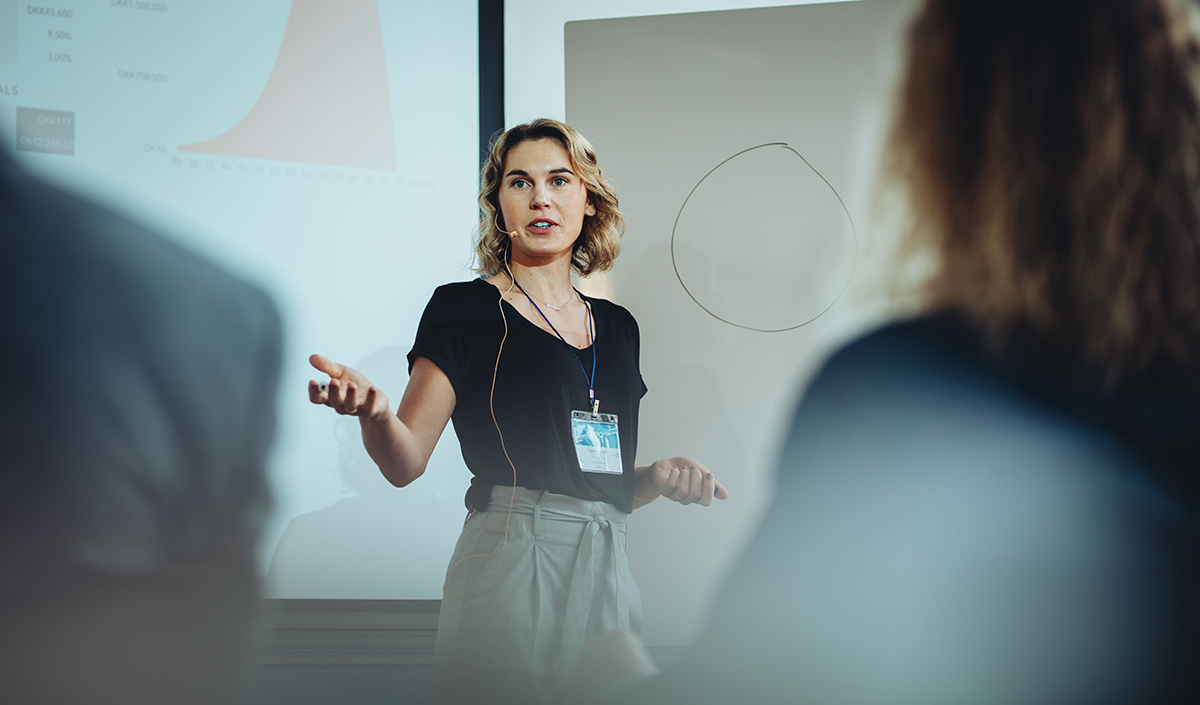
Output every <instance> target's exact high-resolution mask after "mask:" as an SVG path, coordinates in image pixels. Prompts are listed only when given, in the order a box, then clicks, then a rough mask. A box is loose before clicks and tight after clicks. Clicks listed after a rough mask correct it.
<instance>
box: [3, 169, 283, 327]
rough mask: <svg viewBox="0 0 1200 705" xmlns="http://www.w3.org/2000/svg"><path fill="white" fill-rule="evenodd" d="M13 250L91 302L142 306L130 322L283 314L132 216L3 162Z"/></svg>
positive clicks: (257, 318)
mask: <svg viewBox="0 0 1200 705" xmlns="http://www.w3.org/2000/svg"><path fill="white" fill-rule="evenodd" d="M2 158H3V159H4V160H5V163H4V164H3V170H4V174H3V177H0V178H3V188H4V190H5V192H6V194H5V196H6V198H5V200H6V201H7V203H6V204H5V205H4V208H5V210H6V214H5V215H6V219H7V220H8V222H9V225H10V226H11V229H12V232H10V238H12V243H11V244H12V245H13V246H14V247H15V248H17V249H19V250H20V251H21V253H22V255H23V261H24V262H25V263H26V266H27V267H29V268H30V269H31V271H30V272H29V274H30V275H31V276H37V275H44V276H50V277H52V278H54V279H56V280H58V281H59V283H60V285H61V286H64V287H67V288H72V287H73V288H76V289H79V290H81V291H83V292H85V293H87V294H89V295H90V296H93V297H98V298H109V299H114V300H115V299H124V300H127V301H133V302H136V303H137V304H138V305H137V306H131V307H128V309H127V311H128V314H129V315H135V314H142V315H146V316H151V317H153V316H155V315H169V313H168V311H167V309H170V308H178V306H179V304H180V303H181V302H184V303H186V305H187V308H188V309H190V310H191V312H193V313H195V312H199V311H207V312H209V313H210V316H209V318H212V319H214V320H223V321H226V322H228V323H230V324H236V323H237V322H239V321H240V322H244V323H246V324H248V325H252V326H259V325H263V324H264V319H272V320H273V319H276V318H277V316H278V314H277V312H276V310H275V308H274V305H273V304H272V303H271V301H270V299H269V297H268V296H267V295H266V294H265V292H263V291H262V290H261V289H260V288H258V287H257V286H255V285H253V284H250V283H249V282H247V281H245V280H243V279H241V278H239V277H237V276H234V275H233V274H230V273H229V272H227V271H226V270H225V269H223V268H222V267H220V266H218V265H217V264H215V263H213V262H212V261H210V260H209V259H207V258H206V257H204V256H201V255H200V254H198V253H196V252H194V251H193V250H191V249H190V248H188V247H186V246H184V245H183V244H181V243H179V242H178V241H176V240H174V239H172V238H169V237H167V236H165V235H162V234H160V233H159V232H157V231H156V230H155V229H153V228H151V227H150V226H148V225H146V224H145V223H142V222H140V221H138V220H136V219H134V218H131V217H129V216H126V215H123V214H120V213H117V212H115V211H113V210H111V209H109V208H107V207H105V206H102V205H100V204H97V203H95V202H93V201H91V200H90V199H88V198H84V197H82V196H79V195H76V194H73V193H70V192H69V191H66V190H65V189H62V188H60V187H58V186H55V185H52V184H49V183H47V182H45V181H43V180H41V179H39V178H37V177H35V176H32V175H30V174H28V173H26V172H24V171H22V170H20V169H19V168H18V167H17V166H16V165H15V163H13V162H12V161H11V157H9V156H8V155H3V157H2Z"/></svg>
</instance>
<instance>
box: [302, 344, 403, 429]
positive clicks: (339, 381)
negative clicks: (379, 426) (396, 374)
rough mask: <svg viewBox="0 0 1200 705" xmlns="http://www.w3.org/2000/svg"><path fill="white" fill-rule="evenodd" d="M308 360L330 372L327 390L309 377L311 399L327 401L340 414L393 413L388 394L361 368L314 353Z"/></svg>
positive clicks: (370, 415) (376, 416)
mask: <svg viewBox="0 0 1200 705" xmlns="http://www.w3.org/2000/svg"><path fill="white" fill-rule="evenodd" d="M308 361H309V362H310V363H312V366H313V367H315V368H317V369H318V370H320V371H321V372H324V373H325V374H327V375H329V384H328V387H327V389H324V390H322V389H321V385H320V383H318V382H317V381H315V380H311V381H309V383H308V399H309V401H311V402H312V403H314V404H324V405H325V406H328V407H329V408H331V409H333V410H334V411H336V412H338V413H339V414H346V415H349V416H358V417H359V418H365V419H371V420H378V419H380V418H381V415H383V414H391V408H390V407H389V406H388V398H387V395H386V394H384V393H383V390H382V389H380V388H378V387H376V386H375V385H373V384H371V380H369V379H367V378H366V377H365V376H363V374H362V373H361V372H359V371H358V370H355V369H354V368H352V367H346V366H345V365H339V364H337V363H336V362H334V361H332V360H330V359H329V358H327V357H325V356H323V355H313V356H311V357H309V358H308Z"/></svg>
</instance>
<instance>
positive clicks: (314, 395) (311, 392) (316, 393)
mask: <svg viewBox="0 0 1200 705" xmlns="http://www.w3.org/2000/svg"><path fill="white" fill-rule="evenodd" d="M328 396H329V394H328V393H327V392H325V391H323V390H322V389H321V385H320V384H319V383H318V382H317V381H316V380H309V382H308V400H309V401H311V402H312V403H314V404H324V403H325V399H326V398H327V397H328Z"/></svg>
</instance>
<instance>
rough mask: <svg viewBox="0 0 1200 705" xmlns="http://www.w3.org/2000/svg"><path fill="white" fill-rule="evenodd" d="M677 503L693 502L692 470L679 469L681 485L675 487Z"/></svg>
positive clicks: (686, 468) (685, 467) (688, 468)
mask: <svg viewBox="0 0 1200 705" xmlns="http://www.w3.org/2000/svg"><path fill="white" fill-rule="evenodd" d="M675 501H676V502H679V503H680V504H691V502H692V468H690V467H687V466H684V467H681V468H679V484H678V485H676V486H675Z"/></svg>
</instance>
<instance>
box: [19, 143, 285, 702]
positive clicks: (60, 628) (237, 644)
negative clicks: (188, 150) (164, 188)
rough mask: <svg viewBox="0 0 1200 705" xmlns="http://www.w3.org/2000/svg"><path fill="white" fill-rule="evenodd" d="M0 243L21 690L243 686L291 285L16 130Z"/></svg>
mask: <svg viewBox="0 0 1200 705" xmlns="http://www.w3.org/2000/svg"><path fill="white" fill-rule="evenodd" d="M0 246H2V248H3V258H0V288H2V290H3V293H2V294H0V326H2V328H3V336H4V338H3V340H4V343H3V345H2V346H0V367H2V368H3V369H4V371H5V378H6V379H5V383H4V385H3V391H2V392H0V394H2V398H3V401H2V403H0V483H2V487H0V625H2V626H0V702H5V703H23V704H25V703H221V702H229V701H231V700H232V699H233V697H234V694H235V691H236V689H237V686H238V684H239V681H240V678H241V671H242V669H243V666H244V664H243V659H244V657H245V654H246V649H247V646H248V643H249V636H250V628H251V620H252V617H253V614H254V610H255V605H256V602H257V597H258V593H257V578H256V566H255V561H254V557H255V556H254V554H255V550H256V546H257V541H258V535H259V530H260V526H261V524H262V521H263V519H264V517H265V514H266V512H267V509H268V493H267V482H266V477H265V461H266V457H267V454H268V449H269V446H270V442H271V439H272V436H273V431H274V409H275V392H276V387H277V382H278V376H279V361H280V345H281V340H280V321H279V318H278V314H277V313H276V310H275V308H274V306H273V305H272V304H271V302H270V301H269V300H268V298H267V297H266V296H265V295H264V294H263V293H262V292H261V291H259V290H258V289H255V288H254V287H252V286H250V285H248V284H246V283H243V282H241V281H239V280H237V279H234V278H233V277H231V276H229V275H228V274H226V273H224V272H222V271H221V270H220V269H218V268H217V267H215V266H214V265H212V264H210V263H208V262H206V261H205V260H203V259H201V258H200V257H198V256H196V255H193V254H191V253H190V252H188V251H186V250H184V249H183V248H181V247H179V246H178V245H176V244H174V243H173V242H171V241H169V240H167V239H164V238H162V237H160V236H159V235H157V234H155V233H153V232H151V231H150V230H148V229H146V228H145V227H142V226H140V225H138V224H136V223H133V222H131V221H130V220H127V219H126V218H124V217H121V216H119V215H116V214H114V213H112V212H109V211H107V210H105V209H103V208H100V207H98V206H95V205H93V204H90V203H88V202H86V201H84V200H82V199H80V198H77V197H75V196H72V195H69V194H67V193H65V192H63V191H61V190H59V189H57V188H55V187H52V186H49V185H47V184H45V183H42V182H40V181H39V180H37V179H35V178H33V177H32V176H30V175H29V174H27V173H25V172H23V171H22V169H21V168H20V167H19V166H18V165H17V164H16V162H15V161H14V160H13V158H12V157H11V155H9V154H7V153H5V152H4V151H3V150H0Z"/></svg>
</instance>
